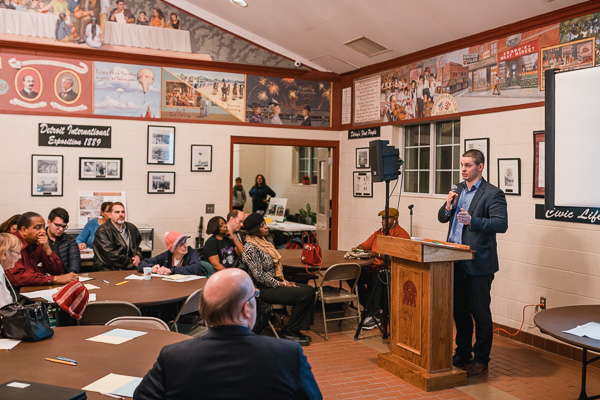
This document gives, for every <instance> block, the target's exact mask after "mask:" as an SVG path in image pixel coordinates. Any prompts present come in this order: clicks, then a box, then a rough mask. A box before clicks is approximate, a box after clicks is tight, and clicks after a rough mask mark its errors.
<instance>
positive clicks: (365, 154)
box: [356, 147, 371, 169]
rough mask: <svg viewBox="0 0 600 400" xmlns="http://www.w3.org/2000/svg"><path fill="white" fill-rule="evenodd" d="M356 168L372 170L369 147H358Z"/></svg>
mask: <svg viewBox="0 0 600 400" xmlns="http://www.w3.org/2000/svg"><path fill="white" fill-rule="evenodd" d="M356 168H358V169H361V168H371V164H370V161H369V148H368V147H358V148H357V149H356Z"/></svg>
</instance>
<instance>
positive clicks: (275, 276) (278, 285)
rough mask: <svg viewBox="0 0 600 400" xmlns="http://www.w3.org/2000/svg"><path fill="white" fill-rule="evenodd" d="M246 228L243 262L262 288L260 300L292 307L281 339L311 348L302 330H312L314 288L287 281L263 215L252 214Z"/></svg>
mask: <svg viewBox="0 0 600 400" xmlns="http://www.w3.org/2000/svg"><path fill="white" fill-rule="evenodd" d="M244 229H245V230H246V234H247V235H246V244H245V245H244V252H243V254H242V260H243V261H244V264H245V265H247V266H248V270H249V272H250V276H252V279H253V280H254V283H255V285H256V287H257V288H258V289H260V299H261V300H262V301H263V302H265V303H267V304H284V305H290V306H293V309H292V315H291V316H290V319H289V322H288V324H287V326H286V327H285V328H284V329H283V331H282V332H281V337H283V338H284V339H289V340H293V341H295V342H298V343H300V344H301V345H303V346H308V345H309V344H310V341H311V339H310V336H306V335H304V334H303V333H302V332H300V331H301V330H308V329H310V322H311V319H312V318H311V317H312V315H311V314H312V310H313V309H314V304H315V289H314V288H313V287H311V286H309V285H303V284H299V283H294V282H289V281H287V280H285V278H284V277H283V266H282V265H281V255H280V254H279V253H278V252H277V250H275V246H273V244H272V243H271V242H269V241H268V240H267V239H266V236H267V235H268V234H269V228H268V227H267V224H266V223H265V219H264V217H263V216H262V214H260V213H253V214H250V215H249V216H248V217H246V219H245V220H244Z"/></svg>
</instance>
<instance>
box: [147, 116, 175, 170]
mask: <svg viewBox="0 0 600 400" xmlns="http://www.w3.org/2000/svg"><path fill="white" fill-rule="evenodd" d="M147 164H163V165H174V164H175V127H174V126H153V125H148V160H147Z"/></svg>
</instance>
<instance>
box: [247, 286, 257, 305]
mask: <svg viewBox="0 0 600 400" xmlns="http://www.w3.org/2000/svg"><path fill="white" fill-rule="evenodd" d="M259 297H260V289H256V292H254V294H253V295H252V296H250V298H249V299H248V300H246V303H247V302H249V301H250V300H252V299H254V298H257V299H258V298H259Z"/></svg>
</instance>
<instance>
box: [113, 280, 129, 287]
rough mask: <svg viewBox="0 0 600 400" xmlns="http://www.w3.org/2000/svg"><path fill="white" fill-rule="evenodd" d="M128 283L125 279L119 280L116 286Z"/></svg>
mask: <svg viewBox="0 0 600 400" xmlns="http://www.w3.org/2000/svg"><path fill="white" fill-rule="evenodd" d="M126 283H129V281H123V282H119V283H117V284H116V286H119V285H124V284H126Z"/></svg>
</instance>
